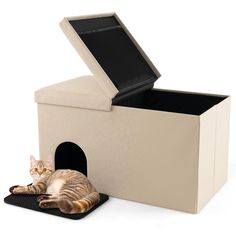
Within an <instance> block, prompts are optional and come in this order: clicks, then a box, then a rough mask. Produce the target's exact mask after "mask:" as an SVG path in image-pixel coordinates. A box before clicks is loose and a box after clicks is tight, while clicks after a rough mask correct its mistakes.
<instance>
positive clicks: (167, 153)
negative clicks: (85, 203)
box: [39, 104, 199, 212]
mask: <svg viewBox="0 0 236 236" xmlns="http://www.w3.org/2000/svg"><path fill="white" fill-rule="evenodd" d="M198 130H199V122H198V117H197V116H192V115H184V114H177V113H170V112H158V111H150V110H143V109H135V108H127V107H119V106H114V107H112V111H111V112H100V111H94V110H86V109H77V108H69V107H62V106H52V105H43V104H40V105H39V135H40V152H41V158H45V157H46V156H47V155H48V154H50V153H52V154H54V153H55V150H56V148H57V146H58V145H59V144H61V143H62V142H66V141H70V142H74V143H76V144H77V145H79V146H80V147H81V149H83V151H84V153H85V155H86V158H87V162H88V163H87V168H88V177H89V178H90V179H91V181H92V183H93V184H94V185H95V186H96V187H97V189H98V190H99V191H100V192H105V193H108V194H109V195H111V196H115V197H119V198H123V199H128V200H134V201H138V202H143V203H149V204H153V205H158V206H163V207H167V208H173V209H178V210H183V211H188V212H195V209H196V201H197V199H196V197H197V165H198V160H197V159H198Z"/></svg>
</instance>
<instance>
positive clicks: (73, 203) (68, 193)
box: [9, 156, 100, 214]
mask: <svg viewBox="0 0 236 236" xmlns="http://www.w3.org/2000/svg"><path fill="white" fill-rule="evenodd" d="M30 174H31V176H32V178H33V184H32V185H28V186H12V187H11V188H10V189H9V191H10V192H11V193H12V194H41V195H40V196H39V197H38V199H37V200H38V202H39V207H40V208H59V209H60V211H61V212H63V213H65V214H76V213H83V212H87V211H89V210H90V209H91V208H92V207H93V206H95V205H96V204H98V203H99V201H100V195H99V193H98V192H97V190H96V189H95V187H94V186H93V185H92V184H91V182H90V181H89V180H88V179H87V177H86V176H85V175H83V174H82V173H80V172H79V171H76V170H70V169H66V170H62V169H60V170H56V171H54V170H53V168H52V162H51V161H50V160H36V159H35V158H34V157H33V156H31V157H30Z"/></svg>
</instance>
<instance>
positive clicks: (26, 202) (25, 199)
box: [4, 193, 109, 220]
mask: <svg viewBox="0 0 236 236" xmlns="http://www.w3.org/2000/svg"><path fill="white" fill-rule="evenodd" d="M38 196H39V195H24V194H23V195H14V194H11V195H9V196H7V197H5V198H4V202H5V203H8V204H11V205H14V206H19V207H24V208H27V209H31V210H34V211H39V212H42V213H47V214H51V215H55V216H60V217H65V218H68V219H72V220H79V219H82V218H84V217H85V216H87V215H88V214H90V213H91V212H92V211H94V210H95V209H96V208H98V207H99V206H101V205H102V204H103V203H104V202H106V201H107V200H108V199H109V197H108V195H106V194H103V193H100V202H99V203H98V204H97V205H96V206H94V207H93V208H92V209H91V210H89V211H88V212H85V213H80V214H64V213H62V212H60V210H59V209H41V208H39V204H38V202H37V197H38Z"/></svg>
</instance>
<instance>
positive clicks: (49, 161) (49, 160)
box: [47, 154, 53, 165]
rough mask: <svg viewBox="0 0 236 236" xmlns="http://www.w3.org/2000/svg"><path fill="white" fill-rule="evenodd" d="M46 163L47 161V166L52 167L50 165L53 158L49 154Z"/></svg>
mask: <svg viewBox="0 0 236 236" xmlns="http://www.w3.org/2000/svg"><path fill="white" fill-rule="evenodd" d="M47 161H48V164H49V165H52V163H53V156H52V155H51V154H50V155H48V158H47Z"/></svg>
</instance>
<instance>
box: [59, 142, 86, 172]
mask: <svg viewBox="0 0 236 236" xmlns="http://www.w3.org/2000/svg"><path fill="white" fill-rule="evenodd" d="M55 169H56V170H57V169H71V170H77V171H79V172H81V173H83V174H84V175H85V176H87V159H86V156H85V153H84V152H83V150H82V149H81V148H80V147H79V146H78V145H77V144H75V143H72V142H64V143H61V144H60V145H59V146H58V147H57V149H56V152H55Z"/></svg>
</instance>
